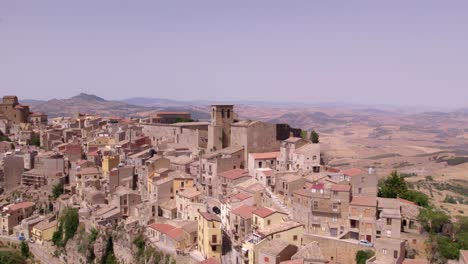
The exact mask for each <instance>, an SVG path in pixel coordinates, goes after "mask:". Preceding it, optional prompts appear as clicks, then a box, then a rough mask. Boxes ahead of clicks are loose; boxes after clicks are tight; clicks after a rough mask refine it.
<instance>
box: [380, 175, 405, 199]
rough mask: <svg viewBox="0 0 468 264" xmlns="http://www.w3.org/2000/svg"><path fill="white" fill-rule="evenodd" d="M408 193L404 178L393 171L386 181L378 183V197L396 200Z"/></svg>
mask: <svg viewBox="0 0 468 264" xmlns="http://www.w3.org/2000/svg"><path fill="white" fill-rule="evenodd" d="M406 191H408V186H406V182H405V178H403V177H401V176H400V175H398V172H396V171H393V172H392V173H391V175H390V177H388V178H387V179H385V180H383V181H381V182H380V183H379V194H378V195H379V197H385V198H397V197H398V196H401V195H402V194H404V193H405V192H406Z"/></svg>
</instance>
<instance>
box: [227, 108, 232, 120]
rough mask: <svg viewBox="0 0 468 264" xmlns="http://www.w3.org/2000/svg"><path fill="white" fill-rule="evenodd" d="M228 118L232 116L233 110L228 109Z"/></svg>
mask: <svg viewBox="0 0 468 264" xmlns="http://www.w3.org/2000/svg"><path fill="white" fill-rule="evenodd" d="M227 118H231V110H230V109H228V110H227Z"/></svg>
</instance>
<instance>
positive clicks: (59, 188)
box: [52, 183, 63, 200]
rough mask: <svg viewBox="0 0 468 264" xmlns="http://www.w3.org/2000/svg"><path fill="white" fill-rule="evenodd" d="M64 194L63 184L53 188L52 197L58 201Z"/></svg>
mask: <svg viewBox="0 0 468 264" xmlns="http://www.w3.org/2000/svg"><path fill="white" fill-rule="evenodd" d="M62 194H63V184H60V183H59V184H56V185H54V186H53V187H52V197H53V198H54V200H55V199H57V198H58V197H59V196H60V195H62Z"/></svg>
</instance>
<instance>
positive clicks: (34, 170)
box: [0, 96, 468, 264]
mask: <svg viewBox="0 0 468 264" xmlns="http://www.w3.org/2000/svg"><path fill="white" fill-rule="evenodd" d="M44 107H45V106H44ZM61 107H67V106H66V104H63V106H61ZM123 108H125V105H124V106H123ZM106 109H107V110H109V109H111V108H106ZM138 110H140V109H138ZM143 110H145V111H147V112H148V113H147V115H143V114H141V116H139V117H129V116H115V117H109V115H107V114H106V115H99V114H98V113H92V114H89V113H88V114H87V113H75V114H73V115H72V116H58V117H53V118H49V117H48V116H47V115H46V114H45V113H42V112H32V111H31V110H30V108H29V106H27V105H23V104H20V102H19V100H18V98H17V97H16V96H4V97H3V99H2V102H1V103H0V161H1V163H0V204H1V212H0V232H1V234H0V242H1V244H2V245H7V244H8V245H12V247H21V249H23V248H26V247H27V252H30V253H29V254H26V256H24V255H23V257H24V258H29V259H30V260H31V261H35V262H38V263H50V264H54V263H77V264H78V263H125V264H130V263H171V264H172V263H202V264H216V263H228V264H230V263H232V264H257V263H258V264H267V263H268V264H280V263H281V264H310V263H343V264H347V263H350V264H351V263H359V264H361V263H375V264H378V263H398V264H400V263H404V264H416V263H446V262H450V263H468V251H467V250H466V249H468V245H467V243H468V239H467V238H468V221H467V220H466V218H462V217H460V218H452V217H451V216H450V215H447V214H446V213H444V212H443V211H441V210H439V209H438V208H436V207H435V206H433V205H432V203H431V199H430V197H428V195H426V194H425V193H423V192H419V187H415V184H414V183H412V182H406V180H405V177H403V176H400V175H398V174H397V173H396V172H395V173H393V174H392V175H390V174H389V175H387V176H388V180H385V179H386V178H384V179H381V178H380V177H379V176H378V175H377V173H376V168H375V167H373V166H354V167H353V166H351V167H350V168H346V169H343V168H339V167H340V166H333V164H332V163H329V162H327V161H326V160H325V159H324V157H325V156H326V157H327V159H328V160H333V155H334V153H336V152H337V151H336V150H333V149H330V148H329V147H328V148H326V149H325V148H324V147H323V146H322V143H321V141H320V135H319V134H317V133H316V132H315V131H314V129H313V128H307V129H306V130H305V129H303V128H301V127H294V126H291V125H289V124H287V123H272V122H265V121H260V120H249V119H241V118H240V117H239V115H238V113H237V112H236V106H235V105H228V104H214V105H211V106H210V107H209V111H208V116H209V119H207V120H200V119H199V118H195V117H194V116H192V113H191V112H190V111H150V110H151V109H149V108H145V109H143ZM122 111H123V110H122ZM64 112H66V111H64ZM119 113H121V112H117V113H116V114H119ZM382 158H389V157H382ZM385 169H386V170H389V169H388V168H385ZM389 171H390V170H389ZM431 192H432V189H431ZM461 214H462V213H461Z"/></svg>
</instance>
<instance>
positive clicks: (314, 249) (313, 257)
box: [293, 241, 325, 262]
mask: <svg viewBox="0 0 468 264" xmlns="http://www.w3.org/2000/svg"><path fill="white" fill-rule="evenodd" d="M293 257H294V258H297V259H307V260H308V261H316V262H324V260H325V258H324V257H323V254H322V250H321V249H320V246H319V243H318V242H317V241H313V242H310V243H309V244H307V245H305V246H304V247H302V248H301V249H299V250H298V251H297V253H296V254H294V255H293Z"/></svg>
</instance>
